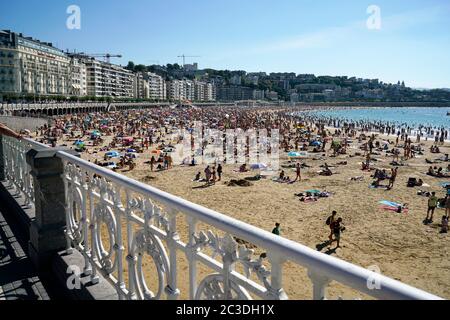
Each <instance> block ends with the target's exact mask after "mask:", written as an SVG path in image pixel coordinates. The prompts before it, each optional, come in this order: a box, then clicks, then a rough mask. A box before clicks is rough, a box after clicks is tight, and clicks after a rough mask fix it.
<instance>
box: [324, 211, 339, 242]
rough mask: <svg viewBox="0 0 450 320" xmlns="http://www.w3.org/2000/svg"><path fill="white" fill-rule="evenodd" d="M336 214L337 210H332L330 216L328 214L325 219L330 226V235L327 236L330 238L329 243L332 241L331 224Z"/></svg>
mask: <svg viewBox="0 0 450 320" xmlns="http://www.w3.org/2000/svg"><path fill="white" fill-rule="evenodd" d="M336 214H337V212H336V211H334V210H333V212H332V213H331V216H329V217H328V218H327V221H326V224H327V226H329V227H330V235H329V236H328V239H330V243H331V241H333V228H332V225H333V223H334V221H335V220H336Z"/></svg>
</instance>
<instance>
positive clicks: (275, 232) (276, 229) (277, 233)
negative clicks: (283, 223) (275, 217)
mask: <svg viewBox="0 0 450 320" xmlns="http://www.w3.org/2000/svg"><path fill="white" fill-rule="evenodd" d="M272 233H273V234H276V235H277V236H279V235H280V223H278V222H277V223H275V228H273V230H272Z"/></svg>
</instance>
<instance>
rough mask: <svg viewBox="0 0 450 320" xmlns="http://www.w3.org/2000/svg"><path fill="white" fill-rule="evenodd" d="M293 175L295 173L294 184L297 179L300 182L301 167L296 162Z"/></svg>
mask: <svg viewBox="0 0 450 320" xmlns="http://www.w3.org/2000/svg"><path fill="white" fill-rule="evenodd" d="M295 173H296V176H295V180H294V182H296V181H297V179H298V181H302V176H301V166H300V163H298V162H297V165H296V167H295Z"/></svg>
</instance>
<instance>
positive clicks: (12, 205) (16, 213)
mask: <svg viewBox="0 0 450 320" xmlns="http://www.w3.org/2000/svg"><path fill="white" fill-rule="evenodd" d="M8 184H9V183H8V182H6V181H0V199H1V201H0V206H1V208H2V209H3V213H4V214H5V215H6V216H8V217H9V218H10V219H13V220H14V221H15V222H17V224H18V229H19V230H20V232H21V233H22V235H23V237H24V240H25V241H28V240H30V226H31V223H32V222H33V220H34V218H35V216H36V212H35V208H34V206H32V207H31V208H27V207H26V206H25V197H24V196H23V195H22V194H18V195H16V194H14V192H13V191H14V189H12V188H7V185H8Z"/></svg>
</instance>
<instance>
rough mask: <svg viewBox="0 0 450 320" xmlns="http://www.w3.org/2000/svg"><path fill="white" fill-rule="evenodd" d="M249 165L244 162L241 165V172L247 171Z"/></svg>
mask: <svg viewBox="0 0 450 320" xmlns="http://www.w3.org/2000/svg"><path fill="white" fill-rule="evenodd" d="M247 171H248V170H247V165H246V164H245V163H244V164H242V165H241V166H240V167H239V172H247Z"/></svg>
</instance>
